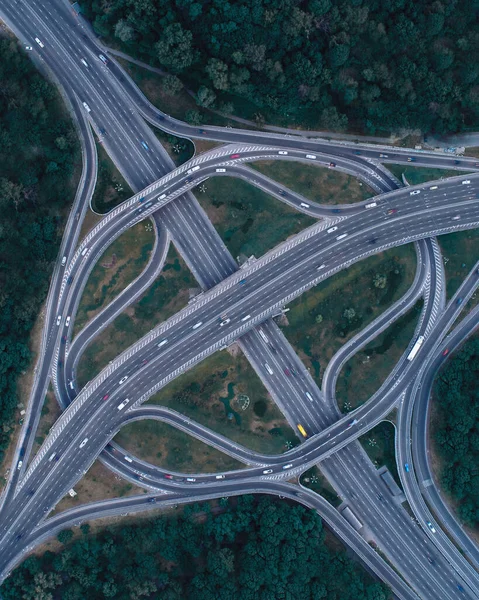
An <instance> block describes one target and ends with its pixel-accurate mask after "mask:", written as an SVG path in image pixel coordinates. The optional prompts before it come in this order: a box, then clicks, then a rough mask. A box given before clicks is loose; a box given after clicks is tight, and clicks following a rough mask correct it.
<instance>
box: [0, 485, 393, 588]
mask: <svg viewBox="0 0 479 600" xmlns="http://www.w3.org/2000/svg"><path fill="white" fill-rule="evenodd" d="M221 502H222V503H223V505H224V506H225V507H226V508H227V509H228V510H226V511H225V512H219V513H218V514H214V513H213V512H212V510H211V507H210V504H208V503H203V504H201V505H200V504H193V505H190V506H187V507H185V509H184V511H183V515H182V516H179V517H177V518H167V517H165V516H162V515H160V516H157V517H152V518H149V519H147V520H146V519H145V520H142V521H139V522H138V523H135V524H130V525H126V524H120V525H116V526H110V527H107V528H106V529H104V530H103V531H101V532H99V533H97V534H96V535H88V531H89V528H88V526H87V525H83V526H82V531H84V535H83V536H82V537H81V538H79V539H76V540H73V541H72V538H73V536H74V532H73V530H71V529H66V530H63V531H62V532H60V533H59V534H58V536H57V539H58V540H59V541H60V542H61V543H62V544H63V545H64V548H63V549H62V550H61V551H59V552H56V553H53V552H46V553H44V554H43V555H42V556H39V557H37V556H31V557H29V558H27V559H26V560H25V561H24V562H23V563H22V564H21V565H20V566H19V567H17V568H16V569H15V570H14V571H13V573H12V575H11V576H10V577H9V578H8V579H7V580H6V581H5V583H4V584H3V585H2V588H1V590H2V597H3V598H4V600H17V599H18V598H43V597H55V598H56V597H58V598H60V597H61V598H65V599H67V598H68V599H76V598H117V599H118V600H131V599H133V598H136V599H138V598H141V597H145V596H151V597H159V596H158V595H160V596H161V598H165V599H168V600H183V599H185V598H192V599H193V598H194V599H195V600H219V599H226V598H241V600H256V599H257V598H258V597H259V595H261V596H264V597H268V598H289V597H291V598H293V597H295V598H301V599H303V598H304V599H305V600H306V599H307V598H312V597H314V598H321V597H323V598H328V600H372V599H374V600H386V599H387V598H388V595H389V592H388V589H387V588H386V586H385V585H384V584H383V583H380V582H378V581H375V580H374V579H373V578H372V577H371V575H369V574H368V573H367V572H366V571H365V570H364V569H363V568H361V567H360V566H359V564H358V563H355V562H353V561H352V560H351V559H350V558H349V557H348V555H347V554H346V551H345V549H344V547H342V546H340V547H339V548H338V544H337V542H335V543H333V544H331V543H330V542H325V532H324V530H323V523H322V521H321V519H320V517H319V516H318V515H317V514H316V513H315V512H314V511H311V510H308V509H306V508H304V507H302V506H300V505H297V504H296V505H293V506H291V505H290V504H288V503H286V502H278V501H277V500H276V499H272V498H269V497H265V496H259V497H257V496H241V497H239V498H235V499H232V500H228V499H225V500H224V501H221ZM328 538H329V536H328ZM305 540H307V543H305ZM119 549H121V551H118V550H119Z"/></svg>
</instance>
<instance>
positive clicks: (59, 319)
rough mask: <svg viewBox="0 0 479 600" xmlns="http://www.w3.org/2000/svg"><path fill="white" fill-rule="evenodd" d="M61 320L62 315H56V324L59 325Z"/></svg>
mask: <svg viewBox="0 0 479 600" xmlns="http://www.w3.org/2000/svg"><path fill="white" fill-rule="evenodd" d="M61 322H62V316H61V315H58V317H57V325H60V323H61Z"/></svg>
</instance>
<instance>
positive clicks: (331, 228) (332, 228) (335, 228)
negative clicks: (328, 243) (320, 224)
mask: <svg viewBox="0 0 479 600" xmlns="http://www.w3.org/2000/svg"><path fill="white" fill-rule="evenodd" d="M336 230H337V227H336V225H335V226H334V227H330V228H329V229H328V230H327V233H334V232H335V231H336Z"/></svg>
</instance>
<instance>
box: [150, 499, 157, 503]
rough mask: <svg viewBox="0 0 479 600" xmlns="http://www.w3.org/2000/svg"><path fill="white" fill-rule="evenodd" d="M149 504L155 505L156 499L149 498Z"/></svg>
mask: <svg viewBox="0 0 479 600" xmlns="http://www.w3.org/2000/svg"><path fill="white" fill-rule="evenodd" d="M148 502H151V503H154V502H156V498H148Z"/></svg>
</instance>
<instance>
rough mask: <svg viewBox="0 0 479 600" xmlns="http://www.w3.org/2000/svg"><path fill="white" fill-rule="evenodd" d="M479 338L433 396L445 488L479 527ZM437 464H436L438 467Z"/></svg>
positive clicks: (453, 361)
mask: <svg viewBox="0 0 479 600" xmlns="http://www.w3.org/2000/svg"><path fill="white" fill-rule="evenodd" d="M478 379H479V336H478V335H477V334H476V335H475V336H474V337H473V338H472V339H470V340H469V341H467V342H466V343H465V344H464V346H463V347H462V348H461V349H460V350H459V351H458V352H457V353H455V354H453V355H452V356H451V358H450V359H449V360H448V361H447V362H446V364H445V366H444V367H443V368H442V370H441V371H440V373H439V375H438V378H437V381H436V384H435V388H434V394H433V403H434V404H433V415H432V422H431V425H430V428H429V431H430V432H431V436H432V442H433V444H434V450H435V455H436V456H437V460H435V461H434V462H433V465H434V466H435V470H436V475H437V477H438V478H439V480H440V483H441V486H442V489H443V490H444V492H446V494H447V495H448V496H449V497H450V499H451V500H452V505H453V507H454V508H455V510H456V511H457V514H458V515H459V518H460V519H461V520H462V521H463V522H464V523H465V524H466V525H468V526H469V527H473V528H475V529H476V530H477V527H478V525H479V492H478V485H479V402H478V400H477V382H478ZM434 463H435V464H434Z"/></svg>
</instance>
